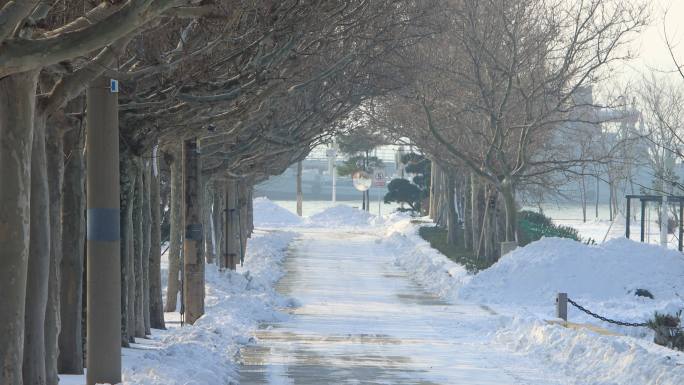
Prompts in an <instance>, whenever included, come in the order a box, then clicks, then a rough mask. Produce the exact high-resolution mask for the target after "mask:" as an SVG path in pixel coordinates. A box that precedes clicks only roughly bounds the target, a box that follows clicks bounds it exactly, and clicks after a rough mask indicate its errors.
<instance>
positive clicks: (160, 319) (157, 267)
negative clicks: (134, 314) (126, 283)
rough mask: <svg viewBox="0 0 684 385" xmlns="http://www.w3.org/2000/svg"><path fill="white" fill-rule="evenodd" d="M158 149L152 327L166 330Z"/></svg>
mask: <svg viewBox="0 0 684 385" xmlns="http://www.w3.org/2000/svg"><path fill="white" fill-rule="evenodd" d="M157 155H158V154H157V148H155V151H154V152H153V155H152V172H151V174H150V209H151V213H150V226H151V229H150V262H149V264H150V272H149V278H150V294H149V295H150V327H152V328H155V329H166V325H165V324H164V304H163V303H162V283H161V198H160V194H159V161H158V159H157Z"/></svg>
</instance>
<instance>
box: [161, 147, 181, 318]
mask: <svg viewBox="0 0 684 385" xmlns="http://www.w3.org/2000/svg"><path fill="white" fill-rule="evenodd" d="M182 164H183V163H182V159H181V150H180V146H178V145H175V146H174V151H173V160H172V161H171V181H170V184H171V199H170V202H171V203H170V204H169V210H170V211H171V214H170V217H171V220H170V222H171V226H170V227H171V229H170V231H169V279H168V285H167V287H166V306H165V307H164V311H168V312H172V311H176V305H177V303H178V291H179V289H180V278H179V273H180V263H181V241H182V239H183V238H182V237H183V235H182V234H183V233H182V228H183V225H182V222H183V218H182V215H183V214H182V209H181V208H182V201H183V178H182V176H183V171H182Z"/></svg>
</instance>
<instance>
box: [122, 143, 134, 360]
mask: <svg viewBox="0 0 684 385" xmlns="http://www.w3.org/2000/svg"><path fill="white" fill-rule="evenodd" d="M122 148H123V146H122ZM120 172H121V173H120V182H119V183H120V185H121V198H120V199H121V203H120V204H121V214H120V226H121V231H120V233H121V244H120V253H121V254H120V255H121V262H120V263H121V343H122V346H124V347H126V346H128V344H129V342H134V341H135V339H134V334H135V329H134V327H133V325H134V322H133V316H134V313H135V307H134V303H133V302H134V301H132V300H133V298H134V297H135V280H134V279H133V270H132V269H133V262H132V259H133V255H132V250H131V249H132V242H133V240H132V238H133V200H134V198H133V197H134V194H135V168H134V166H133V161H132V160H131V156H130V154H128V152H127V151H125V150H122V151H121V152H120Z"/></svg>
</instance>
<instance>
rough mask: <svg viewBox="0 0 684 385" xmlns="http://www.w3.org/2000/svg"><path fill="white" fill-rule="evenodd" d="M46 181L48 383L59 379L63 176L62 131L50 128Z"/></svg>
mask: <svg viewBox="0 0 684 385" xmlns="http://www.w3.org/2000/svg"><path fill="white" fill-rule="evenodd" d="M46 151H47V167H48V170H47V171H48V184H49V192H50V270H49V271H50V278H49V282H48V302H47V309H46V312H45V378H46V381H47V383H48V384H57V383H58V382H59V376H58V370H57V361H58V358H59V333H60V328H61V317H60V295H59V291H60V287H61V285H60V281H61V278H60V265H61V263H62V185H63V176H64V142H63V138H62V132H61V130H60V129H57V128H56V127H52V128H51V129H50V130H49V133H48V140H47V142H46Z"/></svg>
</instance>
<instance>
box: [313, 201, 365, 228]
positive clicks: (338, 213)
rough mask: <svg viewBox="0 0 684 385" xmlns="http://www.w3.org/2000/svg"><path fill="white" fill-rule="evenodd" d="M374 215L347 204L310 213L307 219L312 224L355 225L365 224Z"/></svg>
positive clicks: (325, 225) (328, 225) (324, 225)
mask: <svg viewBox="0 0 684 385" xmlns="http://www.w3.org/2000/svg"><path fill="white" fill-rule="evenodd" d="M375 217H376V216H375V215H373V214H370V213H369V212H367V211H363V210H359V209H356V208H353V207H351V206H347V205H337V206H333V207H330V208H327V209H325V210H323V211H321V212H319V213H316V214H314V215H312V216H311V217H309V221H310V224H311V225H312V226H321V227H355V226H367V225H369V224H371V223H372V222H373V219H374V218H375Z"/></svg>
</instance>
